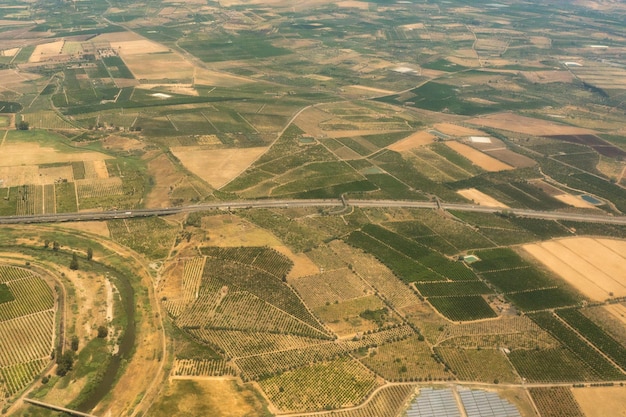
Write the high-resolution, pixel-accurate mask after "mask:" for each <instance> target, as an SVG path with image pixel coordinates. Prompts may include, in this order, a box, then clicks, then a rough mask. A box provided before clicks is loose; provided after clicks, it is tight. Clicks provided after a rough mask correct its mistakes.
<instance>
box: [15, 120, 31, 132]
mask: <svg viewBox="0 0 626 417" xmlns="http://www.w3.org/2000/svg"><path fill="white" fill-rule="evenodd" d="M29 128H30V124H29V123H28V122H27V121H26V120H22V121H20V122H19V123H18V124H17V130H28V129H29Z"/></svg>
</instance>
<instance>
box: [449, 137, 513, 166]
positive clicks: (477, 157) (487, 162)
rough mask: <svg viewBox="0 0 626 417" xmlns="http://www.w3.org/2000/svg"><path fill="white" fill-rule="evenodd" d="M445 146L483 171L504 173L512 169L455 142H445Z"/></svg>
mask: <svg viewBox="0 0 626 417" xmlns="http://www.w3.org/2000/svg"><path fill="white" fill-rule="evenodd" d="M445 144H446V145H447V146H448V147H449V148H450V149H452V150H454V151H456V152H458V153H460V154H461V155H463V156H464V157H466V158H467V159H469V160H470V161H472V162H473V163H474V164H476V165H478V166H479V167H481V168H482V169H484V170H485V171H489V172H496V171H504V170H508V169H513V167H512V166H510V165H507V164H505V163H504V162H502V161H498V160H497V159H495V158H493V157H491V156H489V155H487V154H484V153H482V152H480V151H478V150H476V149H474V148H472V147H471V146H468V145H465V144H464V143H459V142H456V141H452V140H449V141H446V142H445Z"/></svg>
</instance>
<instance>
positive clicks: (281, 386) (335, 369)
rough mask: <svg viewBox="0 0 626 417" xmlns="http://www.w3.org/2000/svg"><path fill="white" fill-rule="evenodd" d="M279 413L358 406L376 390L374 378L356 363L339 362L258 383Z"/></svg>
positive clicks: (320, 365)
mask: <svg viewBox="0 0 626 417" xmlns="http://www.w3.org/2000/svg"><path fill="white" fill-rule="evenodd" d="M259 385H260V386H261V388H262V389H263V391H264V392H265V393H266V395H267V396H268V398H269V399H270V401H271V402H272V403H273V404H274V405H275V406H276V407H277V408H278V409H280V410H281V411H316V410H323V409H328V408H330V409H334V408H342V407H351V406H355V405H357V404H359V403H361V402H362V401H363V400H364V399H365V397H366V396H367V395H368V394H369V393H370V392H371V391H372V389H374V387H375V386H376V375H375V374H374V373H373V372H370V371H368V370H367V369H365V368H364V367H363V366H362V365H361V364H360V363H359V362H358V361H355V360H352V359H349V358H340V359H337V360H334V361H332V362H327V363H320V364H313V365H311V366H308V367H304V368H299V369H296V370H294V371H290V372H285V373H283V374H281V375H277V376H274V377H271V378H267V379H264V380H261V381H259Z"/></svg>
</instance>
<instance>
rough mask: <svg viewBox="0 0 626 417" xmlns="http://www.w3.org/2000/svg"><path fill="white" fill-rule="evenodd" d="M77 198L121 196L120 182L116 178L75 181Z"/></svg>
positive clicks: (119, 179)
mask: <svg viewBox="0 0 626 417" xmlns="http://www.w3.org/2000/svg"><path fill="white" fill-rule="evenodd" d="M76 192H77V193H78V198H101V197H108V196H111V195H122V194H123V193H124V190H123V188H122V180H121V178H118V177H112V178H102V179H86V180H76Z"/></svg>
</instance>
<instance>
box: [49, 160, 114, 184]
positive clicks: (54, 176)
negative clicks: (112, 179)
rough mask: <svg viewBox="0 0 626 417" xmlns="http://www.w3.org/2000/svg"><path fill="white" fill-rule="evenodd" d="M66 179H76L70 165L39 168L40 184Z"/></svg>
mask: <svg viewBox="0 0 626 417" xmlns="http://www.w3.org/2000/svg"><path fill="white" fill-rule="evenodd" d="M102 162H104V161H102ZM59 179H66V180H68V181H73V180H74V172H73V171H72V167H71V166H69V165H66V166H60V167H50V168H39V182H38V184H41V185H43V184H54V183H55V181H56V180H59Z"/></svg>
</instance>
